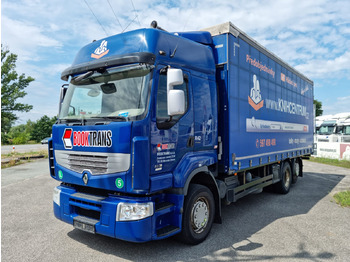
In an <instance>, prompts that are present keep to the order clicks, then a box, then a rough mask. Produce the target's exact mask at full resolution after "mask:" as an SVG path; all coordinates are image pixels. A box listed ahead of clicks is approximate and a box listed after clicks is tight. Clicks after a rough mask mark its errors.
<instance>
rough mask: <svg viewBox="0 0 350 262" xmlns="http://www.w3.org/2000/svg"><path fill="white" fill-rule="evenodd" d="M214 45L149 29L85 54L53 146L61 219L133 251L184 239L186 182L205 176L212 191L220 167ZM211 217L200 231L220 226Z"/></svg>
mask: <svg viewBox="0 0 350 262" xmlns="http://www.w3.org/2000/svg"><path fill="white" fill-rule="evenodd" d="M210 44H211V37H210V34H209V33H208V32H202V33H197V34H195V33H193V34H191V33H187V34H184V33H183V34H182V35H181V37H179V36H178V35H174V34H171V33H168V32H165V31H162V30H158V29H153V28H150V29H140V30H136V31H132V32H127V33H123V34H120V35H116V36H112V37H108V38H105V39H103V40H100V41H94V42H92V43H90V44H89V45H87V46H85V47H84V48H82V49H81V50H80V51H79V53H78V54H77V56H76V58H75V60H74V62H73V64H72V66H71V67H69V68H67V69H66V70H65V71H64V72H63V73H62V79H63V80H70V81H69V85H68V87H67V86H64V87H63V89H62V92H61V99H60V100H61V101H60V102H61V103H60V114H59V120H58V122H57V123H56V124H55V125H54V126H53V130H52V133H53V139H52V140H51V141H50V143H49V146H50V170H51V176H52V177H53V178H54V179H56V180H58V181H60V182H62V183H61V185H60V186H58V187H57V188H56V189H55V193H54V195H55V196H54V213H55V215H56V217H57V218H59V219H61V220H63V221H65V222H68V223H70V224H73V225H74V226H75V227H77V228H80V229H82V230H86V231H89V232H93V233H100V234H104V235H108V236H111V237H116V238H119V239H124V240H128V241H135V242H143V241H148V240H151V239H161V238H164V237H166V236H169V235H173V234H175V233H178V232H179V231H180V228H181V223H182V209H181V206H183V202H184V196H185V195H186V194H187V191H188V188H189V185H188V184H186V183H188V178H189V176H190V175H192V176H193V175H194V174H197V173H199V172H202V173H204V174H205V175H204V176H208V181H207V182H206V183H209V184H212V185H214V181H213V177H212V176H213V175H212V174H209V173H210V172H209V171H208V167H210V166H211V165H214V164H215V163H216V162H217V144H218V142H217V139H218V138H217V120H216V119H217V92H216V84H215V63H214V58H213V53H212V50H211V47H210ZM194 53H196V54H197V55H193V54H194ZM196 170H197V171H196ZM212 194H215V192H213V193H212ZM216 198H217V196H216ZM197 204H202V205H201V208H202V209H203V210H204V209H205V208H206V209H208V208H209V204H203V203H202V202H199V203H197ZM211 204H212V203H211ZM203 212H204V211H201V214H202V213H203ZM210 212H213V214H210V216H206V215H203V218H201V220H198V221H197V223H198V229H201V228H202V227H203V226H201V225H200V223H203V225H204V224H206V223H207V220H208V218H210V219H211V220H213V218H214V213H215V211H214V207H212V210H210ZM207 213H208V212H207ZM204 221H206V222H204ZM130 232H132V234H130Z"/></svg>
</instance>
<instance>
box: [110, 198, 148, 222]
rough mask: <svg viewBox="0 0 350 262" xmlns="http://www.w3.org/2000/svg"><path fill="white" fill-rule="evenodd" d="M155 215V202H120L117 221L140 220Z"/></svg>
mask: <svg viewBox="0 0 350 262" xmlns="http://www.w3.org/2000/svg"><path fill="white" fill-rule="evenodd" d="M152 215H153V203H152V202H148V203H119V204H118V208H117V218H116V220H117V221H133V220H140V219H144V218H146V217H150V216H152Z"/></svg>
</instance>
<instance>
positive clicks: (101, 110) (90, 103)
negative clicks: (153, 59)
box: [60, 65, 153, 121]
mask: <svg viewBox="0 0 350 262" xmlns="http://www.w3.org/2000/svg"><path fill="white" fill-rule="evenodd" d="M152 68H153V66H149V65H132V66H124V67H117V68H109V69H106V70H104V72H102V73H101V72H96V71H89V72H87V73H85V74H82V75H80V76H77V77H75V78H72V80H71V82H70V84H69V87H68V90H67V93H66V96H65V98H64V101H63V103H62V109H61V112H60V120H77V119H78V120H80V119H94V118H108V119H113V118H114V119H124V120H125V121H128V120H129V119H130V118H134V119H135V118H137V117H141V116H144V115H145V114H144V113H145V112H146V106H147V99H148V93H149V92H148V91H149V80H150V72H151V70H152ZM99 71H100V70H99Z"/></svg>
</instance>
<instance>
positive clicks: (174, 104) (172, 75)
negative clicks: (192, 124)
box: [167, 68, 185, 116]
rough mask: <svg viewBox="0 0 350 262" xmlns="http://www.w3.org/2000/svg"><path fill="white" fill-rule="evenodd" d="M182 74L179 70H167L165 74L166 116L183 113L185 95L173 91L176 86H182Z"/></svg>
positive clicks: (178, 91)
mask: <svg viewBox="0 0 350 262" xmlns="http://www.w3.org/2000/svg"><path fill="white" fill-rule="evenodd" d="M183 81H184V80H183V73H182V70H181V69H174V68H169V69H168V73H167V101H168V115H169V116H174V115H181V114H183V113H185V94H184V92H183V91H181V90H173V87H174V86H176V85H182V83H183Z"/></svg>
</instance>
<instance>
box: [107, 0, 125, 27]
mask: <svg viewBox="0 0 350 262" xmlns="http://www.w3.org/2000/svg"><path fill="white" fill-rule="evenodd" d="M107 2H108V4H109V6H110V7H111V9H112V12H113V14H114V16H115V19H117V22H118V24H119V25H120V28H121V29H122V30H123V27H122V24H121V23H120V21H119V19H118V17H117V15H116V14H115V12H114V9H113V7H112V5H111V3H110V2H109V0H107Z"/></svg>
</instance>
